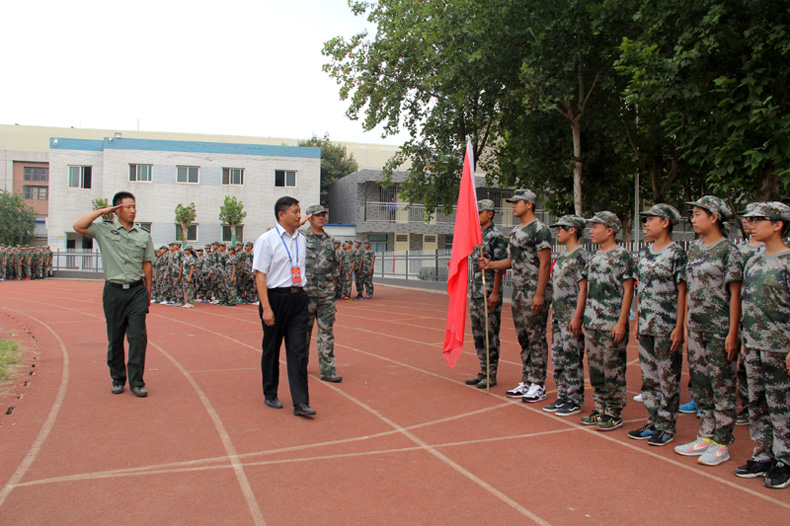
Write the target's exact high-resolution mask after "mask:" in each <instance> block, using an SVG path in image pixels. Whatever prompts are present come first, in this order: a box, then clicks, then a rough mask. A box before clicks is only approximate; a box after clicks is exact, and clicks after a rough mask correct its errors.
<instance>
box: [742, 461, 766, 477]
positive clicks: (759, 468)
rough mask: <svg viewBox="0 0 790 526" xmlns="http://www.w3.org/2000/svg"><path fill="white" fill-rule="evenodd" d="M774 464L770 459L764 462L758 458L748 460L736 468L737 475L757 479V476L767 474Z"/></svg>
mask: <svg viewBox="0 0 790 526" xmlns="http://www.w3.org/2000/svg"><path fill="white" fill-rule="evenodd" d="M772 464H773V463H772V462H771V461H770V460H765V461H762V462H760V461H757V460H747V461H746V464H744V465H743V466H738V467H737V468H735V476H736V477H741V478H742V479H756V478H757V477H762V476H763V475H765V472H766V471H768V470H769V469H771V465H772Z"/></svg>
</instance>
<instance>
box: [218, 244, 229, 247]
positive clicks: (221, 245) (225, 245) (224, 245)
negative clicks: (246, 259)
mask: <svg viewBox="0 0 790 526" xmlns="http://www.w3.org/2000/svg"><path fill="white" fill-rule="evenodd" d="M217 246H218V247H225V248H228V244H227V243H217Z"/></svg>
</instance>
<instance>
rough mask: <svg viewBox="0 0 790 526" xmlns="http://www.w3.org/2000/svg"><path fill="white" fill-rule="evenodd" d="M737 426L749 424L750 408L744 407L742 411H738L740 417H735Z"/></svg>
mask: <svg viewBox="0 0 790 526" xmlns="http://www.w3.org/2000/svg"><path fill="white" fill-rule="evenodd" d="M735 425H736V426H748V425H749V410H748V409H744V410H743V411H741V412H740V413H738V417H737V418H736V419H735Z"/></svg>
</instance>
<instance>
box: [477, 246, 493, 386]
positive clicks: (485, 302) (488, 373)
mask: <svg viewBox="0 0 790 526" xmlns="http://www.w3.org/2000/svg"><path fill="white" fill-rule="evenodd" d="M480 257H483V245H482V244H481V245H480ZM481 273H482V275H483V309H484V310H485V312H486V316H485V318H486V325H485V331H486V394H491V352H490V350H489V349H490V348H489V344H488V295H487V292H488V289H486V271H485V269H482V272H481Z"/></svg>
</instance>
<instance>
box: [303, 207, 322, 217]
mask: <svg viewBox="0 0 790 526" xmlns="http://www.w3.org/2000/svg"><path fill="white" fill-rule="evenodd" d="M325 213H326V208H324V207H323V206H321V205H310V206H308V207H307V210H306V211H305V214H307V215H316V214H325Z"/></svg>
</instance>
